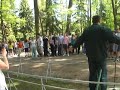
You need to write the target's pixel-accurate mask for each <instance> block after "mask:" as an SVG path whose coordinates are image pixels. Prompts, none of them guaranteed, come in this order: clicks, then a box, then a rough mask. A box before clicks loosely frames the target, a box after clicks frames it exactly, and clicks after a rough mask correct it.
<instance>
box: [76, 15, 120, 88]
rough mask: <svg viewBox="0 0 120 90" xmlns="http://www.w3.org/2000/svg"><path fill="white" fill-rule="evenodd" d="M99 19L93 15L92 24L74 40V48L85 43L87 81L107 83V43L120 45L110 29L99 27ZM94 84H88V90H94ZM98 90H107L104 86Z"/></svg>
mask: <svg viewBox="0 0 120 90" xmlns="http://www.w3.org/2000/svg"><path fill="white" fill-rule="evenodd" d="M100 21H101V18H100V16H99V15H95V16H93V18H92V22H93V24H92V25H91V26H89V27H88V28H86V29H85V30H84V32H83V34H82V35H81V36H80V37H79V38H78V39H77V40H76V42H75V44H74V47H78V46H79V45H81V44H83V43H85V48H86V55H87V57H88V64H89V81H98V78H99V77H100V74H101V77H100V82H107V68H106V66H107V65H106V58H107V45H106V43H107V42H110V43H116V44H120V38H119V37H117V36H116V35H114V34H113V33H112V31H111V29H109V28H107V27H104V26H101V25H100ZM96 86H97V85H96V84H92V83H89V88H90V90H96ZM100 88H101V89H100V90H107V85H106V84H101V85H100Z"/></svg>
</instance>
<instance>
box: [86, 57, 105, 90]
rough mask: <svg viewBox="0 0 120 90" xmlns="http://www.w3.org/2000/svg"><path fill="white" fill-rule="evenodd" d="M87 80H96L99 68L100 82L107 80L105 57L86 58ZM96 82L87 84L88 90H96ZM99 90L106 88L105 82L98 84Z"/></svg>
mask: <svg viewBox="0 0 120 90" xmlns="http://www.w3.org/2000/svg"><path fill="white" fill-rule="evenodd" d="M88 64H89V81H98V78H99V76H100V70H102V73H101V78H100V82H107V67H106V59H105V58H102V59H100V58H88ZM96 86H97V84H91V83H90V84H89V88H90V90H96ZM99 88H100V89H99V90H107V85H106V84H101V85H99Z"/></svg>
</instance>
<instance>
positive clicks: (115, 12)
mask: <svg viewBox="0 0 120 90" xmlns="http://www.w3.org/2000/svg"><path fill="white" fill-rule="evenodd" d="M111 1H112V9H113V16H114V29H117V18H116V16H117V6H116V5H117V0H111Z"/></svg>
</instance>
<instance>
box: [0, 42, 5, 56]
mask: <svg viewBox="0 0 120 90" xmlns="http://www.w3.org/2000/svg"><path fill="white" fill-rule="evenodd" d="M3 48H4V44H1V43H0V54H1V53H2V49H3Z"/></svg>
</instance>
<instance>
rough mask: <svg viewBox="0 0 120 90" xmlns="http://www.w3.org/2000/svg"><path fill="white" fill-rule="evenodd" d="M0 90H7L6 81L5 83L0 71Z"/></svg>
mask: <svg viewBox="0 0 120 90" xmlns="http://www.w3.org/2000/svg"><path fill="white" fill-rule="evenodd" d="M0 90H8V88H7V85H6V81H5V76H4V74H3V73H2V71H1V70H0Z"/></svg>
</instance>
